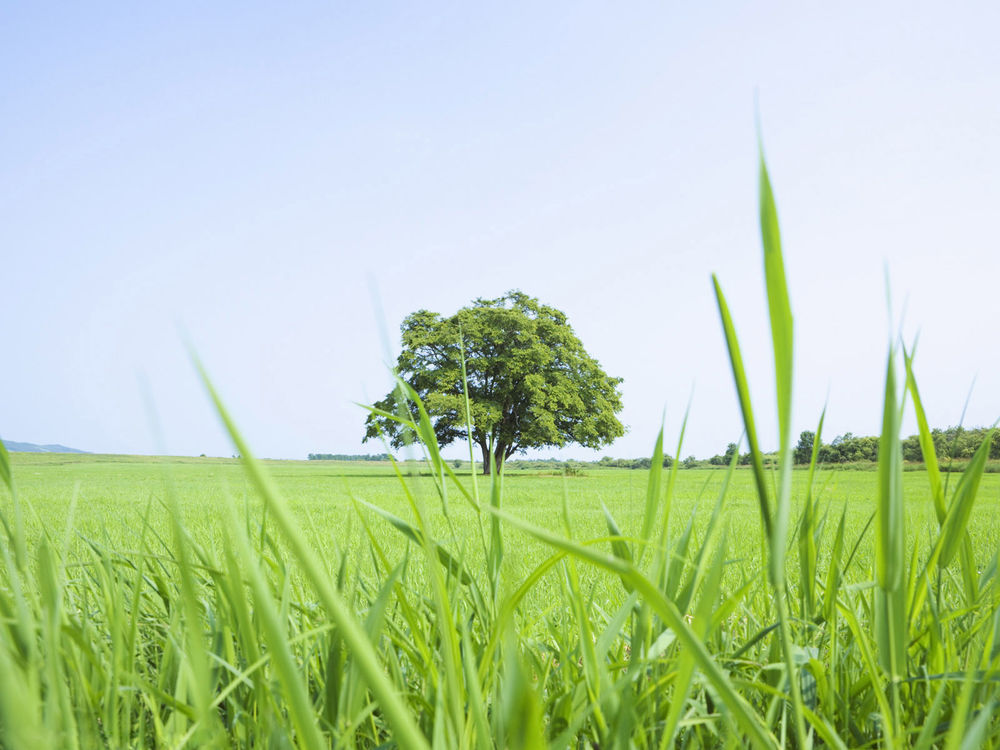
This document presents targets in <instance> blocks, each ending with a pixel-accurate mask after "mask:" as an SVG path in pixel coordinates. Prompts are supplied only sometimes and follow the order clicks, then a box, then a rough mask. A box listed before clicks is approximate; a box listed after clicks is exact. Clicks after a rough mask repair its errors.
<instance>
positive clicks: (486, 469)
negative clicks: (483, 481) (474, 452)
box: [479, 443, 510, 476]
mask: <svg viewBox="0 0 1000 750" xmlns="http://www.w3.org/2000/svg"><path fill="white" fill-rule="evenodd" d="M479 449H480V450H481V451H482V452H483V476H489V474H490V448H489V445H487V444H486V443H480V444H479ZM509 454H510V449H509V446H506V445H503V444H500V443H498V444H497V445H496V446H495V447H494V448H493V462H494V463H495V464H496V467H497V469H498V470H499V469H500V467H501V466H503V462H504V461H505V460H506V459H507V457H508V455H509Z"/></svg>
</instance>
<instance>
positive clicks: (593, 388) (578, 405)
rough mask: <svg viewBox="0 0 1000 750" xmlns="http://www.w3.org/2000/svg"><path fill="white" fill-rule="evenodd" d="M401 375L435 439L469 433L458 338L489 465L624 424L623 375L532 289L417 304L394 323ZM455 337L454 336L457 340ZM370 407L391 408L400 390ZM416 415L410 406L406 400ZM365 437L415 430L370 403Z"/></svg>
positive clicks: (398, 439)
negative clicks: (434, 307)
mask: <svg viewBox="0 0 1000 750" xmlns="http://www.w3.org/2000/svg"><path fill="white" fill-rule="evenodd" d="M401 330H402V341H403V349H402V352H401V353H400V355H399V359H398V361H397V363H396V370H397V373H398V374H399V376H400V378H402V379H403V380H404V381H405V382H406V383H408V384H409V385H410V387H412V388H413V390H414V391H416V393H417V395H419V396H420V399H421V400H422V401H423V403H424V407H425V408H426V410H427V414H428V416H430V418H431V420H432V423H433V425H434V432H435V435H436V436H437V440H438V443H439V444H441V445H447V444H449V443H452V442H454V441H455V440H458V439H464V438H466V437H467V436H466V412H465V395H464V391H463V382H462V347H463V346H464V352H465V367H466V382H467V386H468V394H469V408H470V411H471V414H472V435H471V439H472V442H474V443H475V444H476V445H478V446H479V448H480V450H481V451H482V456H483V472H484V473H489V470H490V456H491V455H492V456H493V458H494V461H495V462H496V465H497V466H500V465H501V464H502V463H503V462H504V461H505V460H506V459H508V458H510V457H511V456H512V455H513V454H514V453H517V452H524V451H525V450H527V449H528V448H538V447H541V446H546V445H554V446H559V447H562V446H565V445H566V444H567V443H578V444H580V445H582V446H585V447H587V448H599V447H601V446H603V445H607V444H609V443H611V442H612V441H613V440H614V439H615V438H617V437H620V436H621V435H623V434H625V428H624V426H623V425H622V423H621V422H619V421H618V418H617V417H616V416H615V414H617V413H618V412H619V411H621V408H622V403H621V394H620V393H619V390H618V385H619V384H620V383H621V382H622V380H621V378H612V377H609V376H608V375H607V374H605V372H604V370H602V369H601V366H600V364H599V363H598V362H597V360H595V359H594V358H592V357H591V356H590V355H589V354H587V352H586V351H585V350H584V348H583V344H582V343H581V342H580V340H579V339H578V338H577V337H576V334H575V333H574V332H573V329H572V328H571V327H570V325H569V323H567V321H566V315H565V314H563V313H562V312H560V311H559V310H556V309H554V308H552V307H548V306H546V305H542V304H541V303H539V301H538V300H537V299H535V298H533V297H529V296H528V295H526V294H524V293H522V292H519V291H511V292H508V293H507V294H505V295H504V296H503V297H499V298H497V299H477V300H476V301H475V302H474V303H473V304H472V305H471V306H469V307H463V308H462V309H461V310H459V311H458V312H457V313H455V314H454V315H452V316H451V317H447V318H446V317H443V316H441V315H439V314H438V313H433V312H429V311H427V310H418V311H417V312H415V313H412V314H411V315H409V316H407V318H406V319H405V320H404V321H403V324H402V326H401ZM460 341H461V344H460ZM374 406H375V408H376V409H378V410H380V411H382V412H385V413H388V414H396V413H398V412H397V410H398V409H399V408H400V391H399V390H398V389H397V390H395V391H393V392H391V393H389V394H388V395H387V396H386V397H385V398H384V399H382V400H381V401H379V402H378V403H376V404H375V405H374ZM404 408H407V409H409V412H410V414H411V416H413V417H416V407H415V405H414V404H412V403H409V401H408V400H407V405H406V407H404ZM365 425H366V428H367V429H366V432H365V440H368V439H370V438H374V437H377V436H378V435H379V434H380V433H381V434H385V435H386V436H387V437H388V438H389V439H390V441H391V443H392V445H393V446H395V447H399V446H400V445H403V444H404V443H406V442H407V441H410V440H412V439H414V437H415V436H414V435H413V432H412V430H409V429H408V428H404V427H403V426H402V425H401V424H400V423H399V422H397V421H395V420H392V419H390V418H389V417H387V416H384V415H383V414H377V413H375V412H372V413H371V414H369V416H368V419H367V420H366V422H365Z"/></svg>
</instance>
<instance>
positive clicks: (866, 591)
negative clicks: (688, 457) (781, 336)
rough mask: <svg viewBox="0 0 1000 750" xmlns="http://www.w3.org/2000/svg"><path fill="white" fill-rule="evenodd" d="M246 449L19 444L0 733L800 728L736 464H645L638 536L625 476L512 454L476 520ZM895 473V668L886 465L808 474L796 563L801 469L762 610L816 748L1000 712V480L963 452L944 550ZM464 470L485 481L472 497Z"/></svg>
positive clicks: (291, 736) (6, 579) (4, 509)
mask: <svg viewBox="0 0 1000 750" xmlns="http://www.w3.org/2000/svg"><path fill="white" fill-rule="evenodd" d="M254 466H255V465H254V464H251V465H250V466H249V467H248V466H245V465H244V464H243V463H241V462H240V461H238V460H236V459H193V458H143V457H134V456H90V455H74V456H67V455H45V454H14V455H13V456H12V457H11V468H12V473H13V476H14V482H15V488H16V492H17V496H18V498H19V500H20V505H21V511H22V513H21V515H22V516H23V521H22V524H23V531H19V530H18V520H17V518H18V513H17V509H16V507H15V506H14V505H13V504H12V499H13V496H12V495H11V493H10V492H9V490H6V489H5V490H3V491H2V493H3V494H2V495H0V517H2V518H3V521H4V524H5V527H6V530H5V532H4V534H3V537H2V544H0V550H2V552H3V555H4V568H3V571H2V575H0V737H2V738H3V739H2V740H0V747H3V748H8V747H9V748H15V747H35V746H42V745H45V746H79V747H89V746H107V747H119V746H126V745H128V746H149V747H184V746H191V747H196V746H202V745H212V744H214V745H217V746H239V747H243V746H259V745H269V746H270V745H274V746H297V747H309V748H320V747H331V746H332V747H379V746H383V745H384V744H385V743H388V744H389V745H390V746H393V744H394V743H395V744H398V746H401V747H411V746H421V745H422V744H423V743H424V742H428V743H430V744H433V745H436V746H440V747H458V746H461V747H470V748H471V747H477V748H479V747H483V748H485V747H518V746H526V747H530V746H534V747H542V746H552V747H587V746H592V745H594V746H597V745H599V746H601V747H605V746H609V747H623V748H625V747H638V748H645V747H659V746H661V745H662V744H663V743H666V744H667V745H668V746H669V745H671V744H674V745H677V746H689V747H716V746H718V747H735V746H741V745H744V744H754V745H756V746H758V747H776V746H780V745H791V744H793V740H792V734H793V732H794V731H795V730H794V725H793V722H792V713H791V708H790V707H791V706H792V704H791V703H789V701H788V696H789V688H788V683H787V680H785V678H784V677H783V674H784V670H785V664H784V663H783V662H782V659H781V653H782V648H781V647H779V639H778V637H777V636H778V632H779V631H778V630H776V627H777V623H778V622H780V619H778V615H777V610H776V600H775V598H774V593H773V589H772V587H771V586H770V585H769V584H768V580H767V575H766V572H765V571H766V566H767V560H768V552H767V550H766V545H765V544H764V543H763V537H762V531H761V521H760V510H759V505H758V501H757V496H756V489H755V485H754V483H753V475H752V473H751V472H750V471H749V470H746V469H741V468H737V469H734V470H733V471H732V473H731V474H730V473H729V472H728V471H727V470H680V471H678V472H676V474H675V479H676V484H675V485H674V486H673V487H672V488H671V487H670V486H669V482H668V474H664V476H663V477H662V481H660V480H656V482H655V483H654V485H653V486H654V488H655V492H654V494H653V498H654V499H655V506H653V507H655V508H656V514H655V518H654V519H653V520H654V523H653V526H652V527H651V529H650V533H649V534H648V535H646V536H645V537H644V536H643V534H642V527H643V520H644V513H645V510H646V508H647V481H648V480H649V474H647V473H646V472H641V471H634V470H625V469H593V470H588V471H587V472H586V473H585V474H583V475H582V476H572V477H562V476H555V475H546V474H537V473H535V474H533V473H528V472H513V473H512V474H511V475H509V476H505V477H504V480H503V486H502V492H501V493H500V495H499V498H500V499H499V500H498V504H499V505H500V513H501V514H509V516H506V517H503V518H502V520H499V521H498V522H496V523H495V525H494V521H493V518H494V516H493V514H492V513H490V512H487V509H486V506H488V504H489V503H490V497H491V494H490V493H491V479H490V478H485V477H477V478H475V479H474V478H473V477H471V476H470V475H468V474H467V473H466V474H463V475H461V476H460V477H457V478H455V479H449V478H446V480H445V481H444V482H443V484H442V485H439V484H438V483H436V481H435V478H434V477H433V476H431V475H430V473H429V471H428V469H427V467H426V466H424V465H416V464H405V465H403V467H402V472H403V474H404V476H403V477H402V478H400V477H398V476H396V475H395V472H394V470H393V468H392V467H391V466H390V465H382V464H376V465H373V464H360V463H353V462H351V463H334V462H305V461H265V462H261V463H260V464H259V468H261V469H263V471H264V472H265V473H266V474H267V475H268V476H269V477H271V478H272V479H273V482H274V486H275V487H276V488H277V490H276V491H272V490H270V489H268V485H267V480H266V479H260V478H258V479H253V478H252V476H253V475H252V470H253V468H254ZM442 470H443V466H442ZM421 472H422V473H421ZM900 476H901V479H902V483H903V492H902V497H903V508H904V512H905V535H906V545H905V555H906V559H907V560H908V562H907V564H906V567H905V571H904V584H905V585H904V587H903V588H902V589H901V590H902V591H903V592H904V593H905V597H906V599H905V601H904V604H905V605H906V607H905V608H904V609H906V613H905V622H901V623H900V624H899V626H898V627H900V628H902V629H903V630H904V631H905V632H906V633H908V634H909V636H908V637H909V641H908V642H907V643H906V644H905V645H904V649H903V653H904V655H905V658H904V662H905V663H904V664H903V665H902V666H901V667H898V669H899V670H900V676H899V678H897V679H895V680H894V679H893V678H892V673H891V669H892V668H893V667H892V665H889V666H885V665H884V664H883V662H882V659H883V656H884V654H883V653H882V651H881V648H882V647H881V646H879V645H878V644H879V643H881V642H880V641H879V639H878V638H877V637H875V636H876V632H877V629H878V628H879V627H880V623H881V622H884V621H886V620H887V618H888V617H891V615H889V616H887V615H886V614H884V613H883V612H882V611H881V610H880V607H882V606H883V604H881V603H880V601H881V599H880V596H882V594H881V593H880V592H881V590H882V589H880V588H878V587H876V585H875V583H874V581H875V580H876V563H875V551H876V543H875V541H876V540H875V535H876V529H877V524H871V525H869V522H870V520H871V519H872V518H873V514H874V513H875V511H876V507H877V504H878V503H877V494H878V492H877V485H876V483H877V479H878V474H877V473H875V472H872V471H843V470H840V471H823V470H822V469H820V470H819V471H818V473H817V476H816V478H815V482H814V488H815V492H816V493H817V495H818V506H817V507H818V513H819V516H820V520H819V522H818V523H817V524H816V525H815V526H814V527H811V528H812V534H810V537H811V538H812V539H814V541H815V550H816V551H815V559H816V564H815V580H813V581H810V582H808V583H807V584H806V585H801V584H802V583H803V581H802V580H801V576H800V567H799V553H800V549H804V548H803V547H801V546H800V541H801V538H802V537H801V535H800V534H799V533H798V529H797V524H798V520H799V517H800V515H801V508H802V507H803V500H804V497H805V494H806V482H807V479H808V474H807V472H805V471H796V472H793V475H792V483H793V493H792V506H791V507H792V511H791V526H790V533H789V546H788V550H789V555H788V559H787V565H786V571H787V584H786V586H787V588H786V589H785V596H784V601H785V604H784V605H783V606H784V607H785V611H786V612H787V613H788V615H787V618H788V619H787V622H788V628H789V637H790V639H791V644H792V645H791V647H790V648H791V650H792V653H793V655H797V656H795V657H794V658H795V659H796V660H797V661H796V664H797V667H796V669H797V672H796V674H797V677H796V679H798V680H799V682H800V684H799V688H800V694H801V706H802V708H801V710H802V712H803V716H804V721H805V722H806V729H805V730H803V731H804V732H805V733H806V735H808V736H811V737H813V739H814V740H815V742H816V743H817V744H818V745H822V744H824V743H826V744H828V745H831V746H845V747H864V746H871V745H872V744H877V743H879V742H881V741H883V740H889V739H891V740H892V743H893V744H896V745H900V746H904V745H905V746H915V747H935V746H941V747H944V746H946V745H947V746H948V747H956V748H957V747H959V745H960V741H961V740H962V737H963V736H964V735H966V734H968V735H969V736H971V737H973V738H974V739H975V740H976V741H993V740H996V739H997V737H998V735H1000V726H998V722H997V721H996V720H994V719H992V718H991V716H992V711H993V709H994V708H995V707H997V706H1000V700H998V690H997V687H996V685H997V675H998V672H997V668H998V665H1000V645H998V644H1000V619H998V616H997V615H996V612H997V603H998V602H1000V580H998V576H997V575H996V552H997V549H998V547H1000V513H998V500H1000V475H997V474H986V475H984V476H983V477H982V482H981V484H980V486H979V488H978V495H977V496H976V500H975V504H974V505H973V507H972V511H971V514H970V517H969V520H968V524H967V527H966V528H967V529H968V531H969V540H970V542H969V551H968V555H969V558H968V559H967V560H966V559H964V557H963V555H965V554H966V553H964V552H963V553H962V554H960V555H957V556H955V558H954V560H953V561H952V562H951V563H950V564H949V565H947V566H944V567H941V568H940V569H939V568H938V567H937V566H936V565H935V564H934V560H935V559H936V558H935V557H934V555H936V554H937V553H936V552H935V551H934V550H935V549H936V548H935V547H934V545H935V542H936V540H937V539H938V538H939V534H940V533H941V532H939V524H938V520H937V518H936V515H935V512H934V508H933V502H932V500H931V497H930V494H929V489H928V479H927V475H926V473H925V472H922V471H908V472H905V473H902V474H901V475H900ZM961 476H962V475H959V474H955V475H950V476H948V477H946V478H947V480H948V482H949V484H950V486H949V488H948V491H947V493H946V496H947V497H948V498H949V502H953V500H952V498H953V497H954V490H955V489H956V486H957V483H958V482H959V481H960V478H961ZM727 481H728V487H727V489H726V491H725V492H724V493H723V492H721V490H722V488H723V486H724V484H725V483H726V482H727ZM459 483H460V484H461V486H462V487H463V488H464V489H465V491H466V492H468V493H469V495H470V497H475V492H476V490H475V489H474V483H476V484H477V485H478V493H479V498H480V503H481V505H480V506H479V509H478V510H477V509H476V508H475V507H474V506H475V501H474V500H470V499H468V498H467V497H466V496H465V495H464V494H463V492H462V490H461V489H460V487H459ZM442 487H443V491H442V489H441V488H442ZM668 498H669V500H670V503H671V506H670V512H669V515H664V509H665V503H666V502H667V500H668ZM366 503H367V504H370V506H376V507H377V508H380V509H382V510H383V511H388V512H389V513H391V514H393V515H394V516H396V517H398V518H400V519H403V520H404V521H405V524H402V523H401V524H400V525H402V526H403V527H404V530H406V531H408V532H409V534H410V537H407V536H406V535H405V534H404V533H401V531H400V529H399V528H396V527H394V526H393V524H392V523H391V522H390V521H389V520H387V519H386V518H385V517H384V516H383V515H382V514H380V513H379V512H378V511H376V510H374V509H373V508H371V507H369V506H368V505H366ZM605 507H606V508H607V512H608V515H605V511H604V508H605ZM564 509H565V513H564ZM417 511H419V512H420V514H421V518H422V520H421V521H418V520H417V516H416V512H417ZM609 516H610V518H611V519H613V521H609ZM841 518H843V531H842V532H841V531H840V530H839V529H838V526H839V524H840V522H841ZM665 521H667V523H666V525H664V522H665ZM421 523H422V524H423V528H425V529H426V531H427V533H428V534H429V537H427V540H428V544H427V545H425V544H423V543H418V542H417V541H413V539H417V540H419V539H420V538H421V536H420V532H419V530H418V529H419V528H420V527H421ZM611 523H616V524H617V526H618V528H619V529H620V536H618V535H613V534H611V532H610V529H611ZM406 524H411V525H410V526H407V525H406ZM414 529H417V530H414ZM661 535H662V538H663V539H664V540H665V544H663V545H661V544H660V543H659V541H658V539H659V538H661ZM643 538H648V539H649V542H648V543H644V542H643V541H642V540H643ZM941 538H943V535H942V537H941ZM569 539H571V540H573V541H566V540H569ZM438 545H439V546H438ZM567 553H568V554H567ZM629 560H631V561H633V562H632V563H629V562H628V561H629ZM928 560H930V564H929V565H928ZM960 560H961V565H960V564H959V561H960ZM491 571H493V572H491ZM970 571H971V574H970V575H971V577H970V576H969V575H967V573H969V572H970ZM636 587H638V589H637V588H636ZM640 592H641V595H640ZM807 594H808V596H807ZM809 597H811V600H810V598H809ZM699 644H700V645H699ZM880 665H881V666H880ZM967 676H968V678H967ZM925 726H929V727H930V728H929V729H928V730H927V731H926V732H924V733H923V734H921V731H922V728H923V727H925ZM952 727H957V728H956V729H952ZM539 743H543V744H539ZM630 743H631V744H630Z"/></svg>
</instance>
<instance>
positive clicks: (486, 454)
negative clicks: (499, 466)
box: [479, 442, 490, 476]
mask: <svg viewBox="0 0 1000 750" xmlns="http://www.w3.org/2000/svg"><path fill="white" fill-rule="evenodd" d="M479 449H480V450H481V451H482V452H483V476H489V474H490V447H489V445H487V444H486V443H485V442H484V443H480V444H479Z"/></svg>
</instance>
